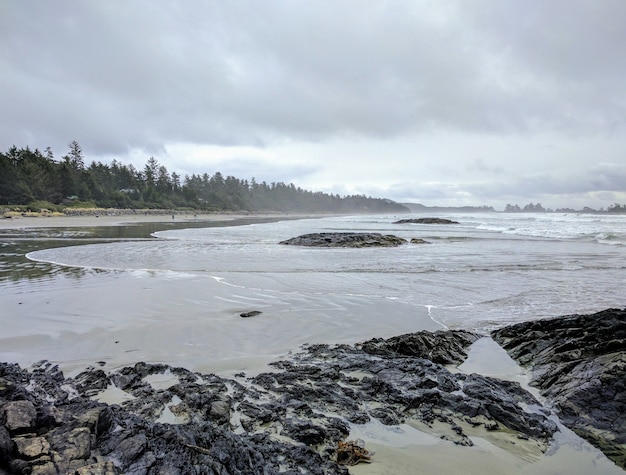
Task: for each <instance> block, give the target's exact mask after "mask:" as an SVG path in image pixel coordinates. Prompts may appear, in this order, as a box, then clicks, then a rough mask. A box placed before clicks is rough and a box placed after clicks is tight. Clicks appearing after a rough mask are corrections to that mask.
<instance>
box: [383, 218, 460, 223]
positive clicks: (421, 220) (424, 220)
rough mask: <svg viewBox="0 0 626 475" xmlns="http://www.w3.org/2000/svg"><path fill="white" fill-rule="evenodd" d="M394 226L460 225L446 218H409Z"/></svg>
mask: <svg viewBox="0 0 626 475" xmlns="http://www.w3.org/2000/svg"><path fill="white" fill-rule="evenodd" d="M393 224H459V223H458V221H452V220H450V219H444V218H409V219H401V220H399V221H396V222H395V223H393Z"/></svg>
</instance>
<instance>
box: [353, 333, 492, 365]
mask: <svg viewBox="0 0 626 475" xmlns="http://www.w3.org/2000/svg"><path fill="white" fill-rule="evenodd" d="M479 338H480V336H479V335H477V334H476V333H471V332H468V331H464V330H452V331H436V332H434V333H432V332H426V331H423V332H417V333H409V334H406V335H400V336H395V337H392V338H389V339H388V340H383V339H380V338H377V339H373V340H369V341H366V342H365V343H363V344H362V345H361V346H362V348H363V350H364V351H366V352H367V353H371V354H398V355H404V356H413V357H416V358H424V359H427V360H430V361H432V362H434V363H439V364H458V363H462V362H463V361H464V360H465V358H467V353H466V352H465V349H466V348H467V347H469V346H470V345H471V344H472V343H474V342H475V341H476V340H478V339H479Z"/></svg>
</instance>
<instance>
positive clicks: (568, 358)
mask: <svg viewBox="0 0 626 475" xmlns="http://www.w3.org/2000/svg"><path fill="white" fill-rule="evenodd" d="M492 336H493V338H494V340H496V341H497V342H498V343H499V344H500V345H501V346H502V347H503V348H504V349H505V350H507V351H508V352H509V354H510V355H511V356H512V357H513V358H514V359H516V360H517V361H518V362H519V363H520V364H521V365H523V366H526V367H528V368H530V369H531V370H532V373H531V378H532V379H531V384H532V385H534V386H536V387H538V388H539V390H540V392H541V394H542V395H543V396H545V397H546V398H547V399H548V401H550V402H551V403H552V404H554V407H555V409H556V412H557V414H558V415H559V417H560V419H561V421H562V422H563V424H564V425H566V426H567V427H569V428H571V429H572V430H574V431H575V432H576V433H577V434H578V435H580V436H581V437H584V438H586V439H587V440H588V441H589V442H591V443H592V444H593V445H595V446H596V447H598V448H599V449H601V450H602V451H603V452H604V453H605V454H606V455H607V457H609V458H610V459H612V460H613V461H614V462H615V463H616V464H618V465H619V466H620V467H622V468H626V310H619V309H608V310H605V311H602V312H598V313H595V314H591V315H569V316H565V317H560V318H553V319H545V320H536V321H531V322H524V323H520V324H516V325H511V326H508V327H505V328H502V329H499V330H496V331H494V332H493V333H492Z"/></svg>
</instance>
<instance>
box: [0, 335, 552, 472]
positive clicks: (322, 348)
mask: <svg viewBox="0 0 626 475" xmlns="http://www.w3.org/2000/svg"><path fill="white" fill-rule="evenodd" d="M477 338H478V336H477V335H475V334H472V333H469V332H460V331H459V332H453V331H450V332H436V333H428V332H420V333H415V334H409V335H402V336H399V337H394V338H392V339H388V340H382V339H375V340H370V341H367V342H364V343H361V344H356V345H336V346H329V345H311V346H306V347H304V348H303V350H302V352H301V353H298V354H295V355H292V356H290V357H289V359H285V360H282V361H277V362H275V363H273V364H272V365H271V369H270V370H268V371H266V372H263V373H260V374H257V375H255V376H251V377H247V376H246V375H245V374H244V373H240V374H238V375H236V376H233V377H232V378H225V377H219V376H216V375H212V374H200V373H194V372H191V371H188V370H186V369H184V368H175V367H171V366H168V365H161V364H146V363H137V364H135V365H134V366H131V367H125V368H122V369H120V370H117V371H114V372H111V373H106V372H104V371H103V370H102V369H96V368H89V369H88V370H86V371H85V372H83V373H81V374H79V375H77V376H76V377H75V378H65V377H64V376H63V374H62V373H61V372H60V371H59V370H58V368H57V367H55V366H53V365H51V364H49V363H47V362H41V363H40V364H38V365H36V366H35V367H33V368H31V369H30V370H26V369H22V368H20V367H19V366H17V365H14V364H6V363H3V364H0V473H2V471H3V470H4V471H5V472H8V473H32V474H60V473H78V474H92V475H104V474H107V475H109V474H121V473H126V474H192V473H201V474H220V475H227V474H275V473H287V474H300V473H306V474H347V473H348V472H347V468H346V467H345V466H343V465H341V464H339V463H338V458H339V461H342V460H343V459H344V458H345V459H347V460H346V462H347V461H350V463H353V462H355V460H356V461H360V460H362V461H368V459H369V454H368V452H367V450H366V449H364V452H362V453H360V452H359V450H360V449H361V446H360V445H355V444H354V443H353V442H350V441H349V434H350V431H351V428H354V427H357V426H362V425H363V424H368V423H370V422H374V421H375V422H376V423H379V424H380V423H382V424H384V425H388V426H398V425H399V424H409V425H411V426H413V427H417V428H420V429H421V430H424V431H427V432H430V433H431V434H433V435H434V436H436V437H440V438H442V439H445V440H449V441H451V442H453V443H456V444H460V445H465V446H472V445H473V442H472V436H473V435H480V436H481V437H488V436H489V434H494V433H506V434H509V435H512V436H513V437H514V442H513V443H519V444H531V445H533V446H534V447H536V449H537V450H542V449H543V448H544V447H545V445H544V444H545V442H546V441H547V440H548V439H549V438H550V437H551V436H552V434H553V433H554V431H555V430H556V427H555V424H554V423H553V422H552V421H550V420H549V419H548V418H547V417H546V415H545V414H544V413H542V412H541V411H539V412H537V411H530V410H528V407H530V406H534V405H538V403H537V401H536V400H535V399H534V398H533V397H532V396H531V395H530V394H529V393H528V392H526V391H524V390H523V389H522V388H521V387H520V386H519V384H517V383H512V382H505V381H500V380H497V379H493V378H488V377H484V376H480V375H477V374H472V375H465V374H459V373H454V372H451V371H450V370H449V369H448V368H447V367H446V366H445V365H444V363H445V364H448V363H456V362H460V361H462V360H463V359H464V357H465V350H466V348H467V347H468V346H469V345H470V344H471V343H472V342H473V341H475V340H476V339H477ZM427 358H431V359H427ZM437 361H438V362H437ZM112 390H114V391H117V392H120V391H123V394H125V397H124V398H122V399H121V400H119V401H117V403H116V404H105V403H103V402H98V401H97V400H95V399H94V396H96V397H98V398H102V399H104V396H105V395H106V394H107V393H108V392H110V391H112ZM340 442H341V444H340ZM510 443H511V442H510V441H508V442H507V444H510ZM346 448H351V450H352V451H351V452H350V456H348V457H346V453H345V451H346ZM356 449H359V450H356ZM355 454H356V457H355ZM374 459H375V456H374Z"/></svg>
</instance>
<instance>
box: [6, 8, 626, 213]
mask: <svg viewBox="0 0 626 475" xmlns="http://www.w3.org/2000/svg"><path fill="white" fill-rule="evenodd" d="M624 51H626V1H624V0H541V1H540V0H536V1H535V0H532V1H522V0H511V1H506V2H503V1H501V0H393V1H383V0H367V1H362V0H315V1H312V0H311V1H296V0H274V1H268V0H229V1H212V0H168V1H164V0H133V1H126V0H107V1H100V0H55V1H54V2H52V1H48V0H27V1H18V0H0V150H2V151H6V150H8V149H9V147H11V146H12V145H15V146H17V147H26V146H29V147H30V148H39V149H40V150H42V151H43V150H45V148H46V147H51V148H52V150H53V152H54V154H55V157H56V158H57V159H59V158H60V157H62V156H63V155H65V154H66V153H67V152H68V150H69V147H68V144H69V143H70V142H71V141H73V140H76V141H77V142H78V143H79V144H80V145H81V147H82V149H83V152H84V155H85V161H86V163H87V164H89V163H90V162H91V161H102V162H104V163H110V161H112V160H113V159H116V160H118V161H120V162H123V163H127V164H131V163H132V164H133V165H135V166H136V167H137V168H140V169H141V168H143V166H144V165H145V163H146V161H147V159H148V158H149V157H151V156H153V157H154V158H156V159H157V161H158V162H159V163H160V164H162V165H165V166H166V167H167V169H168V170H169V171H170V172H176V173H178V174H179V175H181V176H185V175H191V174H193V173H200V174H202V173H209V174H213V173H215V172H217V171H219V172H221V173H222V174H223V175H233V176H235V177H237V178H241V179H251V178H255V179H256V181H257V182H262V181H266V182H267V183H271V182H284V183H293V184H295V185H296V186H300V187H302V188H304V189H308V190H312V191H324V192H330V193H338V194H340V195H342V196H343V195H348V194H364V195H368V196H373V197H380V198H389V199H393V200H395V201H399V202H413V203H422V204H425V205H428V206H434V205H437V206H465V205H470V206H479V205H487V206H493V207H494V208H496V209H503V208H504V206H505V205H506V204H508V203H511V204H519V205H520V206H524V205H525V204H527V203H531V202H532V203H542V204H543V206H544V207H547V208H548V207H549V208H560V207H573V208H576V209H580V208H582V207H584V206H590V207H593V208H600V207H603V208H606V207H608V206H609V205H612V204H614V203H620V204H624V203H626V54H625V53H624Z"/></svg>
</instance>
